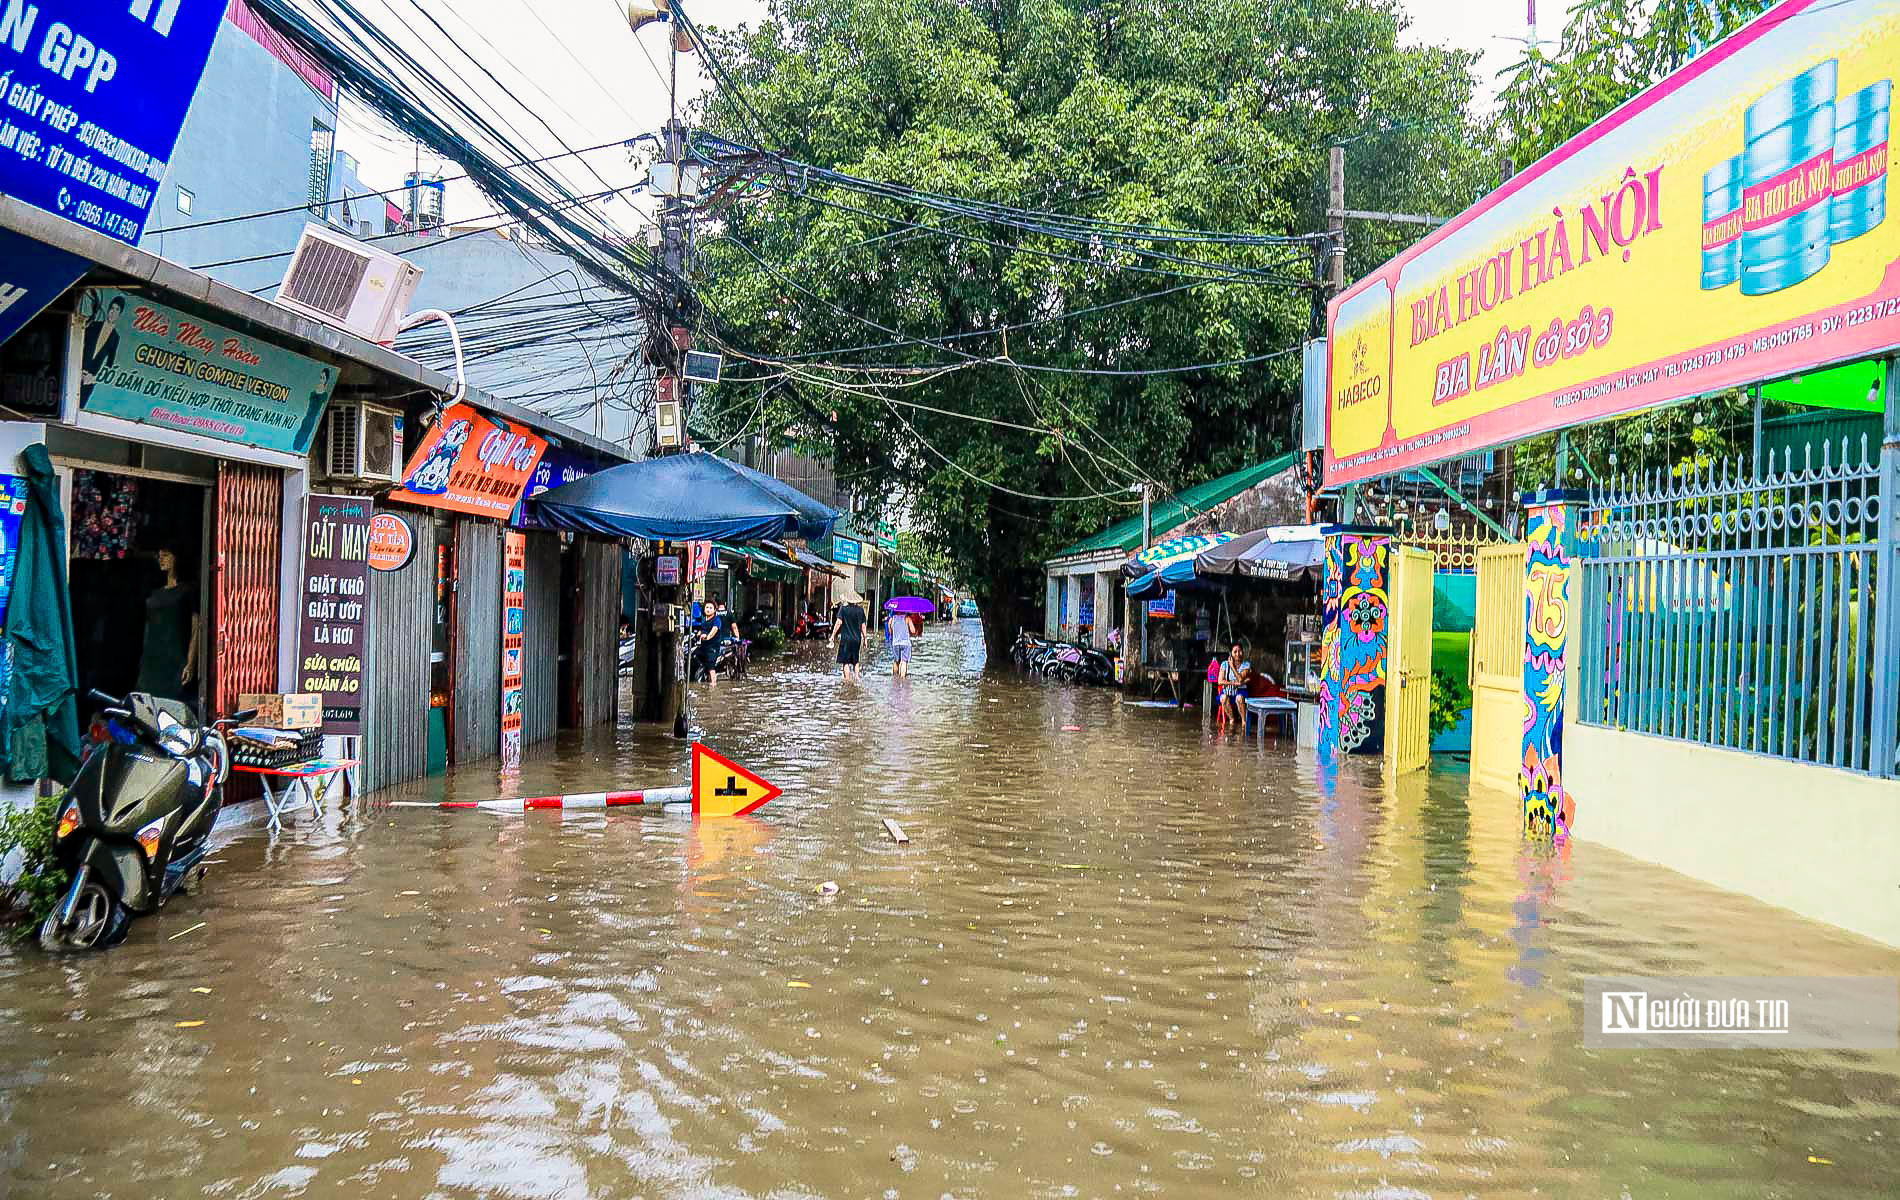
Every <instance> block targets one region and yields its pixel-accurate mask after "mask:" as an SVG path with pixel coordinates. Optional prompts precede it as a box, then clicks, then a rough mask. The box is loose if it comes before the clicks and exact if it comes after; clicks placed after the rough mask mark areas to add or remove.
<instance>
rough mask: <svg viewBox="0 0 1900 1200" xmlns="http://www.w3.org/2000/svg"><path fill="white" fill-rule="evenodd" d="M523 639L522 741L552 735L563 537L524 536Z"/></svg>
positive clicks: (540, 534) (559, 649)
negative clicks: (525, 568)
mask: <svg viewBox="0 0 1900 1200" xmlns="http://www.w3.org/2000/svg"><path fill="white" fill-rule="evenodd" d="M522 617H523V619H524V621H525V625H524V626H523V635H524V636H523V639H522V681H521V744H522V745H524V746H532V745H534V744H535V743H536V742H542V741H546V740H547V739H548V738H551V737H553V736H554V729H555V712H556V709H557V705H556V700H557V694H556V693H557V690H558V689H557V684H556V681H557V680H558V679H559V678H560V665H561V664H560V652H561V539H560V536H559V535H557V534H552V533H530V534H529V535H528V593H527V599H526V609H525V611H524V612H523V613H522Z"/></svg>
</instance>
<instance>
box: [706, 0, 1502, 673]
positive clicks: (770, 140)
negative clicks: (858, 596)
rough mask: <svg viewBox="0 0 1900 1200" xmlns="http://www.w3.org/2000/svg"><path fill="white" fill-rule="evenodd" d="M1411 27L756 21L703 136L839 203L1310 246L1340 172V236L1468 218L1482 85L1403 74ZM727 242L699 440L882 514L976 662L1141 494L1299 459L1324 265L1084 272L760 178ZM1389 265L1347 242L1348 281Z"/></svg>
mask: <svg viewBox="0 0 1900 1200" xmlns="http://www.w3.org/2000/svg"><path fill="white" fill-rule="evenodd" d="M1402 27H1403V17H1402V15H1401V13H1400V10H1399V5H1398V4H1397V2H1396V0H1290V2H1266V3H1262V2H1261V0H961V2H959V0H774V2H773V3H772V5H771V8H770V10H769V13H768V16H767V18H766V19H765V20H764V21H763V22H762V23H760V24H759V25H757V26H756V27H751V28H741V29H738V30H735V31H732V32H730V33H728V34H725V35H724V36H722V37H720V38H718V39H717V43H716V44H717V48H718V55H717V57H718V59H719V61H720V62H721V64H722V65H723V66H724V67H725V68H726V70H727V72H728V74H729V77H730V86H728V87H725V88H722V89H721V90H720V91H719V92H717V93H716V94H715V96H714V98H713V99H712V101H711V103H710V105H709V107H708V110H707V111H706V112H705V113H704V114H703V119H704V121H705V124H706V125H707V126H708V127H710V128H712V129H714V130H716V131H717V132H719V133H720V134H723V135H724V136H727V137H729V138H731V139H733V140H736V141H744V142H747V143H749V144H753V145H761V144H763V145H764V146H765V147H766V148H768V149H772V150H776V151H778V152H780V153H782V154H783V155H784V156H785V157H786V158H787V159H790V160H795V161H796V162H800V163H805V164H811V165H815V166H819V167H825V168H831V169H834V170H837V171H840V172H844V173H847V174H849V175H851V176H853V177H856V178H861V179H868V180H875V181H882V182H888V183H893V184H900V185H904V186H905V187H907V188H912V189H922V190H925V191H928V192H932V193H938V194H941V195H946V196H957V197H968V198H974V199H977V200H981V201H986V202H989V203H991V204H995V205H1004V206H1010V207H1013V208H1016V209H1022V210H1035V211H1036V212H1037V213H1056V214H1061V215H1063V216H1066V217H1072V218H1086V219H1091V220H1094V221H1099V222H1116V223H1120V225H1119V226H1116V227H1115V228H1117V229H1119V228H1120V226H1129V227H1148V226H1166V227H1169V228H1171V229H1177V230H1203V231H1221V232H1223V233H1239V234H1250V235H1259V236H1264V237H1294V236H1297V235H1311V234H1313V233H1315V232H1316V231H1321V230H1324V229H1325V228H1326V219H1325V212H1324V198H1325V176H1326V158H1327V149H1328V147H1329V146H1331V145H1333V144H1335V143H1338V142H1346V143H1348V144H1349V149H1350V153H1349V156H1348V161H1349V164H1350V166H1349V188H1350V194H1351V198H1352V201H1353V205H1354V206H1355V207H1369V208H1390V209H1409V210H1413V211H1418V210H1427V211H1434V210H1435V211H1455V210H1456V209H1457V208H1459V207H1461V206H1462V205H1463V204H1464V203H1467V202H1468V201H1469V200H1470V199H1471V198H1472V196H1473V195H1474V193H1475V191H1476V190H1477V189H1478V187H1479V186H1480V184H1479V179H1480V177H1481V175H1482V174H1483V173H1484V171H1485V168H1481V167H1480V165H1479V164H1480V160H1481V159H1484V158H1486V157H1487V156H1483V155H1480V154H1478V153H1476V152H1475V151H1474V149H1473V147H1474V145H1475V143H1476V139H1475V138H1474V137H1473V136H1472V131H1471V127H1470V123H1469V120H1468V118H1467V111H1468V107H1469V104H1470V100H1471V95H1472V87H1473V84H1472V78H1471V71H1470V66H1471V60H1470V56H1468V55H1465V54H1461V53H1457V52H1453V51H1448V50H1442V49H1430V48H1425V49H1420V48H1401V47H1400V46H1399V44H1398V39H1399V34H1400V32H1401V29H1402ZM719 214H720V220H721V224H720V225H719V226H717V227H716V228H715V229H714V230H713V231H711V232H710V233H709V234H708V235H707V236H706V238H705V240H704V241H703V243H702V252H701V254H700V256H699V259H698V269H699V271H700V283H701V288H702V295H703V297H704V299H705V301H706V305H707V311H708V314H709V317H710V320H711V324H712V326H713V328H714V329H715V330H716V333H717V336H718V337H719V338H720V339H721V340H722V341H723V342H724V344H725V345H726V346H727V347H728V348H729V349H730V350H731V351H733V352H734V353H735V354H737V355H739V356H741V357H742V358H743V357H746V356H749V357H751V358H752V359H753V360H755V361H754V362H752V363H751V364H750V365H749V366H748V368H747V370H746V372H745V375H746V376H747V378H748V380H749V381H748V382H737V383H722V384H721V385H720V390H719V391H718V392H717V393H716V394H715V395H714V397H713V399H712V400H711V402H710V403H709V404H707V405H705V406H703V408H702V412H701V413H700V414H699V416H698V417H697V418H696V422H697V423H698V424H701V425H702V426H705V427H707V428H710V429H711V430H713V431H714V432H716V433H719V434H720V435H721V436H731V435H733V434H734V433H736V432H738V431H740V430H741V429H746V430H750V431H752V432H763V433H765V434H766V435H767V436H770V437H773V438H776V439H779V440H781V441H786V442H791V443H795V444H800V445H803V446H804V447H806V448H809V449H811V450H813V451H815V452H818V453H820V454H822V455H823V456H825V457H826V458H828V459H830V460H831V462H832V463H833V465H834V467H835V469H836V470H837V472H838V473H839V475H840V477H841V478H845V479H849V480H851V481H852V483H853V485H854V487H855V489H856V491H857V493H858V494H859V495H860V496H861V497H862V500H863V503H864V504H865V505H867V506H869V507H871V508H873V509H876V508H879V507H881V506H885V505H890V504H894V503H896V502H901V503H902V504H903V506H904V508H905V510H906V511H907V512H908V514H909V517H910V521H911V524H912V525H913V526H914V527H915V530H916V532H918V533H919V534H921V535H922V536H923V537H924V538H926V539H927V540H928V541H929V542H930V543H931V544H932V545H934V546H935V547H937V548H938V549H939V550H940V551H941V552H942V553H943V554H944V556H945V557H946V558H947V560H948V561H949V563H951V564H952V565H953V567H954V570H955V573H956V574H957V576H958V577H959V578H960V579H962V580H963V581H964V582H965V583H966V584H967V585H968V586H969V587H971V588H972V590H973V591H974V592H975V593H976V596H977V598H978V599H979V601H980V602H981V604H982V607H983V611H984V617H985V632H986V635H987V637H988V640H989V646H990V651H991V653H992V655H998V654H1001V653H1003V652H1004V650H1005V649H1006V647H1007V645H1008V642H1009V640H1010V639H1011V638H1012V637H1013V635H1014V633H1015V630H1016V627H1017V626H1019V625H1036V624H1039V623H1040V622H1039V620H1038V619H1037V617H1036V613H1037V612H1038V611H1039V609H1040V607H1041V603H1042V581H1041V572H1040V565H1039V564H1040V562H1041V561H1042V559H1043V558H1044V557H1045V556H1046V555H1048V554H1049V553H1050V552H1052V551H1054V550H1056V549H1058V548H1059V547H1060V546H1062V545H1063V544H1064V543H1066V542H1068V541H1070V540H1073V539H1074V538H1076V537H1078V536H1080V535H1083V534H1086V533H1089V532H1092V531H1093V530H1094V529H1097V528H1100V527H1101V526H1102V525H1103V524H1105V523H1106V522H1108V521H1110V520H1114V519H1116V518H1118V517H1122V516H1126V515H1129V514H1130V513H1132V512H1133V511H1134V506H1135V504H1136V499H1135V497H1134V496H1133V495H1131V494H1130V490H1129V489H1130V485H1131V484H1135V483H1137V482H1139V481H1142V480H1150V481H1154V482H1155V483H1158V484H1159V485H1161V487H1163V488H1164V489H1173V490H1178V489H1180V488H1183V487H1186V486H1189V485H1191V484H1194V483H1196V482H1200V481H1202V480H1205V479H1208V478H1211V477H1213V476H1215V475H1218V474H1221V473H1224V472H1227V471H1231V470H1234V469H1236V468H1238V467H1240V466H1243V465H1246V464H1247V463H1250V462H1255V461H1258V460H1260V459H1261V458H1263V457H1266V456H1268V455H1270V454H1272V453H1276V452H1278V451H1280V450H1282V449H1284V448H1287V447H1289V446H1290V445H1291V444H1293V440H1294V438H1295V436H1296V418H1295V412H1296V410H1297V408H1298V396H1299V355H1298V352H1297V347H1298V344H1299V342H1300V340H1301V339H1302V338H1303V337H1305V336H1306V335H1307V333H1308V330H1309V322H1310V314H1311V311H1312V310H1311V305H1312V301H1313V298H1314V297H1313V292H1312V289H1311V287H1310V281H1311V280H1312V279H1313V277H1314V272H1315V264H1316V250H1317V247H1316V246H1314V245H1313V244H1311V243H1307V242H1300V243H1293V244H1263V243H1255V244H1246V245H1234V244H1227V243H1223V242H1221V241H1218V240H1179V239H1176V240H1156V239H1147V238H1141V237H1139V236H1137V235H1135V234H1133V233H1129V234H1126V235H1124V234H1120V233H1117V234H1115V235H1113V236H1105V237H1102V238H1100V239H1087V238H1085V239H1083V240H1080V241H1078V240H1075V239H1073V238H1066V237H1058V236H1052V235H1051V234H1050V233H1049V232H1048V230H1049V226H1048V223H1047V220H1046V219H1045V218H1040V217H1037V218H1029V217H1004V218H1002V219H998V217H997V216H996V215H995V214H988V215H986V216H984V217H981V218H977V217H972V216H967V215H962V214H956V213H947V212H944V211H942V210H941V209H940V208H938V207H932V206H929V205H926V204H920V203H918V202H916V201H915V200H914V199H912V198H907V197H896V196H890V195H871V196H867V195H865V194H863V193H862V191H861V190H860V189H855V188H852V187H849V186H838V185H837V184H836V183H833V182H828V181H826V180H825V179H823V178H822V177H818V176H813V175H810V174H808V173H805V172H801V171H799V170H797V169H795V168H780V167H778V166H770V165H769V166H768V167H767V168H766V170H765V172H764V174H763V175H761V177H760V178H759V179H758V180H757V181H756V182H755V183H754V184H752V185H751V186H750V187H747V188H744V189H741V190H738V191H736V192H735V193H734V198H733V199H732V201H731V202H730V203H728V204H726V205H725V206H724V207H723V208H721V209H720V210H719ZM1097 228H1104V227H1102V226H1098V227H1097ZM1390 249H1391V247H1390V246H1388V245H1385V244H1383V243H1382V242H1381V241H1380V240H1379V238H1377V237H1368V238H1367V239H1366V240H1365V241H1364V242H1363V243H1361V242H1360V241H1359V240H1357V239H1355V240H1354V241H1353V242H1352V243H1351V244H1350V253H1351V258H1352V267H1353V268H1354V269H1363V268H1365V267H1370V266H1372V265H1374V264H1376V263H1377V262H1379V261H1381V260H1383V259H1384V258H1385V257H1386V256H1387V254H1388V253H1389V252H1390ZM1163 256H1166V257H1163ZM1274 352H1282V353H1280V354H1279V356H1278V357H1273V358H1269V359H1266V360H1265V361H1260V362H1251V363H1245V364H1240V365H1228V366H1210V367H1204V368H1200V369H1194V370H1175V369H1174V368H1179V367H1183V366H1192V365H1195V364H1207V363H1216V364H1218V363H1230V362H1232V360H1237V359H1252V358H1256V357H1259V356H1263V355H1269V354H1273V353H1274ZM866 365H870V366H875V367H877V368H880V369H877V370H846V369H840V368H841V367H842V366H851V367H862V366H866ZM1157 372H1161V373H1157Z"/></svg>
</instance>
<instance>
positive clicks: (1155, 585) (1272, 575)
mask: <svg viewBox="0 0 1900 1200" xmlns="http://www.w3.org/2000/svg"><path fill="white" fill-rule="evenodd" d="M1219 536H1220V537H1221V539H1222V540H1221V541H1218V542H1216V543H1215V544H1214V545H1212V546H1210V547H1208V548H1207V549H1204V550H1201V551H1200V552H1198V553H1193V554H1176V555H1174V556H1173V557H1171V558H1169V559H1168V560H1167V561H1165V562H1163V563H1161V564H1160V565H1159V566H1157V567H1156V568H1155V569H1153V570H1151V571H1149V572H1148V573H1147V574H1145V575H1142V576H1140V577H1139V578H1137V579H1135V580H1133V581H1132V582H1131V583H1129V585H1128V594H1129V595H1130V596H1134V597H1141V596H1146V595H1149V594H1151V593H1153V592H1157V591H1160V590H1161V589H1163V588H1171V587H1193V586H1195V585H1197V584H1198V585H1201V586H1204V587H1218V586H1221V585H1222V584H1225V583H1229V582H1232V581H1234V580H1237V579H1260V580H1281V581H1287V580H1295V579H1306V578H1312V579H1317V578H1318V577H1319V573H1320V567H1321V565H1322V564H1323V563H1324V562H1325V559H1326V542H1325V538H1324V537H1323V536H1322V535H1321V532H1320V527H1319V526H1318V525H1270V526H1268V527H1266V528H1265V529H1255V530H1253V531H1251V532H1249V533H1243V534H1241V535H1240V536H1238V537H1233V536H1230V535H1226V534H1222V535H1219ZM1160 548H1161V547H1156V549H1160Z"/></svg>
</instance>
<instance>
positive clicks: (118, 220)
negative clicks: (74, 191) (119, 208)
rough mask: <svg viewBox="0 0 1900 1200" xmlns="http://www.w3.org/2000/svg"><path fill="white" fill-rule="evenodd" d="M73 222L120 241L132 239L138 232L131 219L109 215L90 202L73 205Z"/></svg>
mask: <svg viewBox="0 0 1900 1200" xmlns="http://www.w3.org/2000/svg"><path fill="white" fill-rule="evenodd" d="M73 220H75V221H78V222H79V223H80V224H81V225H89V226H91V227H92V228H94V229H97V230H99V231H100V232H101V233H108V234H111V235H112V236H113V237H116V238H121V239H123V238H129V237H132V236H133V235H134V234H136V233H137V232H138V225H137V224H136V223H135V222H134V221H133V220H132V219H131V218H129V217H122V216H120V215H119V214H117V213H109V212H107V211H106V210H105V209H103V208H100V207H99V206H98V205H97V204H94V203H93V202H92V201H90V200H81V201H79V202H78V203H77V204H75V205H73Z"/></svg>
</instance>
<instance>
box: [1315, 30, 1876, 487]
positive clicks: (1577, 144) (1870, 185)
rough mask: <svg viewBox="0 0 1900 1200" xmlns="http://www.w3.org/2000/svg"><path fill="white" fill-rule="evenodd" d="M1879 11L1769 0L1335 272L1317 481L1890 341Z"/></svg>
mask: <svg viewBox="0 0 1900 1200" xmlns="http://www.w3.org/2000/svg"><path fill="white" fill-rule="evenodd" d="M1896 64H1900V0H1846V2H1845V3H1843V2H1841V0H1790V2H1789V3H1784V4H1780V5H1777V6H1776V7H1775V8H1774V9H1773V10H1771V11H1770V12H1768V13H1766V14H1764V15H1763V16H1762V17H1760V18H1759V19H1757V20H1756V21H1755V22H1754V23H1752V24H1751V25H1749V26H1748V27H1747V28H1745V29H1743V30H1741V31H1740V32H1738V33H1736V34H1735V35H1734V36H1732V37H1730V38H1728V39H1726V40H1724V41H1723V42H1721V43H1719V44H1717V45H1715V46H1713V47H1711V48H1710V49H1709V50H1707V51H1705V52H1704V53H1703V54H1702V55H1701V56H1700V57H1699V58H1697V59H1696V60H1695V61H1693V62H1692V63H1690V64H1689V65H1688V66H1686V67H1684V68H1683V69H1682V70H1680V71H1678V72H1676V73H1675V74H1674V75H1671V76H1670V77H1669V78H1668V79H1666V80H1664V81H1662V82H1661V83H1659V84H1657V85H1656V86H1655V87H1653V88H1651V89H1649V90H1648V91H1647V92H1644V93H1643V94H1642V95H1640V96H1638V97H1636V98H1635V99H1633V100H1631V101H1630V102H1629V103H1627V104H1625V105H1624V106H1623V107H1621V108H1619V109H1618V110H1617V111H1615V112H1614V113H1612V114H1610V115H1609V116H1607V117H1605V118H1604V119H1603V120H1601V121H1599V122H1598V123H1597V124H1595V125H1593V126H1591V127H1590V128H1589V129H1587V130H1585V131H1584V132H1583V133H1581V134H1579V135H1578V136H1576V137H1575V138H1572V139H1571V140H1570V141H1569V142H1567V143H1565V144H1564V145H1563V146H1561V147H1559V148H1558V149H1557V150H1555V151H1553V152H1552V153H1551V154H1549V155H1547V156H1545V157H1544V158H1543V159H1540V160H1539V161H1538V162H1537V163H1535V164H1534V165H1532V166H1531V167H1530V168H1529V169H1528V170H1526V171H1524V172H1523V173H1522V174H1520V175H1518V176H1517V177H1516V178H1514V179H1512V180H1511V181H1510V183H1508V184H1507V185H1505V186H1504V187H1503V188H1500V189H1499V190H1498V191H1497V192H1496V193H1494V194H1493V195H1491V196H1490V197H1487V198H1486V199H1485V200H1484V201H1482V202H1481V203H1479V204H1477V205H1476V206H1474V207H1472V208H1471V209H1469V210H1467V211H1466V212H1464V213H1462V214H1460V215H1459V216H1458V217H1457V218H1456V219H1454V220H1453V221H1452V222H1451V223H1449V224H1448V225H1446V226H1444V227H1443V228H1441V229H1439V230H1437V231H1435V232H1434V233H1433V234H1432V235H1431V236H1430V237H1428V238H1426V239H1425V240H1424V241H1422V242H1420V243H1419V244H1418V245H1417V246H1415V247H1413V248H1412V249H1410V250H1408V251H1406V252H1405V253H1404V254H1402V255H1400V256H1399V257H1397V258H1395V259H1393V260H1392V261H1390V262H1388V263H1386V264H1385V265H1384V266H1382V267H1380V268H1379V269H1378V270H1377V271H1375V272H1373V273H1372V274H1371V275H1369V276H1367V277H1366V278H1365V279H1363V280H1361V281H1359V282H1358V283H1357V284H1355V285H1354V286H1353V287H1352V288H1350V289H1349V290H1348V291H1347V292H1346V293H1344V294H1343V295H1342V296H1341V297H1340V298H1339V299H1338V300H1336V301H1334V302H1333V305H1332V309H1331V313H1330V321H1329V335H1330V336H1329V342H1328V360H1329V361H1328V386H1327V428H1326V482H1327V483H1328V484H1339V483H1348V482H1351V481H1353V480H1356V479H1365V478H1370V477H1373V476H1378V475H1386V474H1390V473H1392V472H1395V471H1401V470H1405V469H1407V468H1411V467H1417V466H1424V465H1427V464H1430V463H1433V462H1437V461H1441V460H1443V459H1448V458H1456V457H1459V456H1462V455H1465V454H1470V453H1474V452H1476V451H1480V450H1484V449H1487V448H1489V447H1493V446H1498V445H1502V444H1505V443H1508V442H1512V441H1515V440H1518V439H1520V438H1524V437H1529V436H1532V435H1534V434H1538V433H1542V432H1546V431H1548V430H1552V429H1557V428H1561V427H1566V426H1572V425H1577V424H1580V423H1582V422H1585V421H1591V420H1596V419H1599V418H1602V417H1606V416H1612V415H1615V414H1619V413H1626V412H1631V411H1634V410H1637V409H1641V408H1647V407H1652V406H1655V405H1659V404H1666V403H1670V402H1672V401H1676V400H1681V399H1685V398H1688V397H1691V396H1697V395H1702V394H1705V393H1708V392H1712V391H1718V390H1721V389H1724V388H1729V387H1735V386H1738V385H1741V384H1747V383H1751V382H1754V381H1757V380H1762V379H1772V378H1776V377H1779V376H1784V375H1790V374H1794V373H1796V372H1799V371H1803V370H1807V369H1809V368H1812V367H1815V366H1820V365H1823V364H1827V363H1832V362H1840V361H1845V360H1848V359H1853V358H1858V357H1863V356H1866V355H1869V354H1874V353H1879V352H1881V351H1885V350H1888V349H1891V348H1892V347H1894V346H1897V345H1900V275H1897V274H1896V272H1895V266H1896V260H1900V222H1889V221H1887V220H1886V212H1887V210H1886V195H1887V137H1888V121H1889V117H1888V113H1889V106H1890V105H1889V102H1890V98H1891V93H1892V76H1893V74H1894V72H1895V68H1896Z"/></svg>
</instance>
